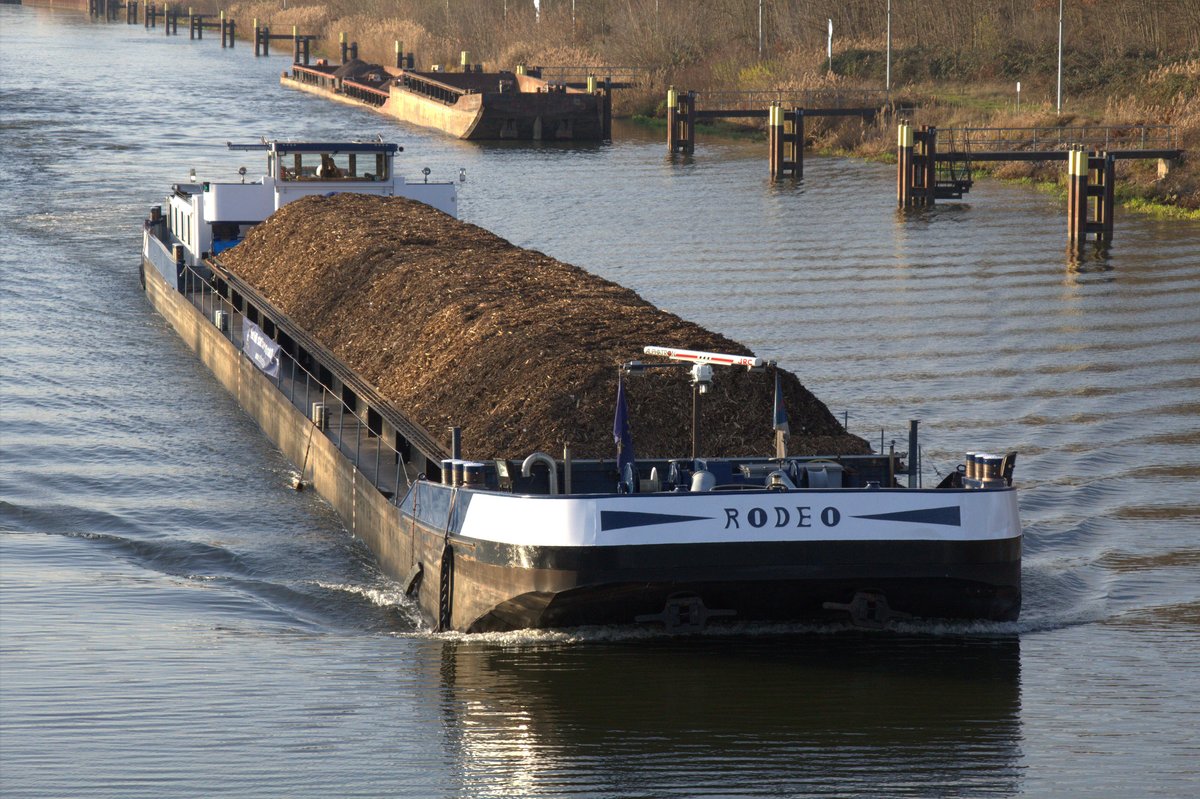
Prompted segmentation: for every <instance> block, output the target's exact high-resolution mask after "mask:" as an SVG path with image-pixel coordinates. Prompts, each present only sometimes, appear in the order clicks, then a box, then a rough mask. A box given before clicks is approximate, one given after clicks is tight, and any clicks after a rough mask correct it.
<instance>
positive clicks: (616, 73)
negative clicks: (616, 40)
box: [531, 65, 651, 84]
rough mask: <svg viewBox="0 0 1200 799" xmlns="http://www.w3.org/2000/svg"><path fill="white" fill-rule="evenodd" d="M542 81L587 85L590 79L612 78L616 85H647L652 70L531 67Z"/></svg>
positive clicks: (579, 66)
mask: <svg viewBox="0 0 1200 799" xmlns="http://www.w3.org/2000/svg"><path fill="white" fill-rule="evenodd" d="M531 69H533V70H534V71H535V72H536V74H538V75H539V76H541V79H542V80H544V81H546V82H548V83H569V84H573V83H583V84H586V83H587V79H588V78H589V77H595V78H597V79H598V80H600V81H603V80H604V79H605V78H611V79H612V81H613V82H614V83H633V84H641V83H647V82H649V80H650V74H651V73H650V70H649V69H646V68H645V67H614V66H600V65H597V66H588V65H555V66H548V67H547V66H540V67H531Z"/></svg>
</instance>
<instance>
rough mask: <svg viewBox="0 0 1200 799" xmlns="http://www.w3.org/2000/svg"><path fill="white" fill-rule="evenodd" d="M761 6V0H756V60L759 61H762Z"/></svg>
mask: <svg viewBox="0 0 1200 799" xmlns="http://www.w3.org/2000/svg"><path fill="white" fill-rule="evenodd" d="M762 7H763V0H758V60H759V61H762V51H763V37H762Z"/></svg>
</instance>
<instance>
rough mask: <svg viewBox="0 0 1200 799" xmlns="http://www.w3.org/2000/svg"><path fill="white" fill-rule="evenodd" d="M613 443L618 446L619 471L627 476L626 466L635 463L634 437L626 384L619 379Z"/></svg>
mask: <svg viewBox="0 0 1200 799" xmlns="http://www.w3.org/2000/svg"><path fill="white" fill-rule="evenodd" d="M613 443H614V444H616V445H617V471H618V472H619V473H620V474H625V464H627V463H628V464H632V463H633V435H632V434H631V433H630V432H629V405H628V404H627V403H626V402H625V382H624V381H623V380H621V378H620V377H619V376H618V377H617V413H616V415H615V416H613Z"/></svg>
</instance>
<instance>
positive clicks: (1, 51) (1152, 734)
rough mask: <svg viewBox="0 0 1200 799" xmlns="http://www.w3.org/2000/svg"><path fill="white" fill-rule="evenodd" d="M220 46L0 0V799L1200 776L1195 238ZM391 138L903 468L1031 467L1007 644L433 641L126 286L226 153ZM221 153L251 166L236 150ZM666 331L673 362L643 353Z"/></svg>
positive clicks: (749, 638)
mask: <svg viewBox="0 0 1200 799" xmlns="http://www.w3.org/2000/svg"><path fill="white" fill-rule="evenodd" d="M284 66H285V62H284V60H283V59H280V58H272V59H257V60H256V59H254V58H253V57H252V55H251V49H250V48H249V47H247V46H245V43H244V42H239V43H238V46H237V47H236V48H235V49H234V50H232V51H222V50H221V49H220V48H219V46H218V43H217V42H214V41H211V40H205V41H203V42H190V41H188V40H187V38H186V37H182V38H171V39H168V38H167V37H164V36H163V35H162V32H161V29H159V30H158V31H156V32H152V33H147V32H146V31H145V30H144V29H143V28H142V27H140V26H132V27H127V26H125V25H124V24H108V25H105V24H96V23H91V22H89V21H88V20H87V18H86V17H84V16H81V15H77V14H69V13H51V12H47V11H44V10H35V9H29V8H20V7H11V6H4V7H0V230H2V231H3V233H2V236H3V238H2V239H0V242H2V243H0V325H2V331H0V334H2V339H0V340H2V341H3V346H2V347H0V379H2V381H3V383H2V390H3V396H2V397H0V788H2V790H3V793H4V795H5V796H13V797H50V796H116V797H136V796H146V797H171V796H180V797H184V796H203V795H231V796H264V797H266V796H293V797H304V796H312V797H318V796H322V797H323V796H364V797H365V796H410V797H429V796H445V797H466V796H471V797H475V796H491V795H495V796H545V797H552V796H553V797H557V796H567V795H572V796H583V797H650V796H654V797H659V796H679V797H690V796H722V797H752V796H992V795H999V796H1008V795H1014V794H1020V795H1029V796H1038V797H1042V796H1082V795H1087V796H1100V797H1129V796H1161V797H1185V796H1193V795H1195V794H1196V793H1197V790H1198V788H1200V768H1198V767H1197V765H1196V764H1197V763H1198V762H1200V733H1197V730H1200V712H1198V705H1197V701H1196V698H1195V697H1196V696H1197V695H1200V546H1198V544H1197V540H1198V538H1200V501H1197V499H1196V488H1195V486H1196V478H1197V476H1198V472H1200V465H1198V461H1200V458H1198V457H1197V454H1196V453H1197V452H1198V451H1200V449H1198V446H1197V445H1198V444H1200V413H1198V411H1200V344H1198V343H1197V342H1200V313H1197V311H1196V309H1197V307H1200V274H1198V269H1197V267H1198V264H1200V225H1198V224H1196V223H1183V222H1164V221H1157V220H1152V219H1146V218H1142V217H1137V216H1133V215H1130V214H1126V213H1123V212H1119V213H1118V218H1117V229H1116V237H1115V242H1114V244H1113V246H1112V247H1111V249H1110V250H1109V251H1108V252H1107V254H1105V255H1101V256H1097V255H1094V254H1089V255H1088V256H1086V257H1085V258H1083V259H1072V258H1069V257H1068V256H1067V254H1066V251H1065V230H1066V222H1065V209H1064V207H1063V204H1062V202H1061V201H1060V200H1058V199H1056V198H1055V197H1053V196H1050V195H1043V194H1037V193H1032V192H1030V191H1028V190H1027V189H1024V188H1020V187H1014V186H1008V185H1002V184H997V183H993V182H983V183H979V184H977V185H976V187H975V188H974V190H973V191H972V193H971V195H970V197H969V202H968V203H966V204H963V205H953V204H945V205H943V206H939V207H938V208H937V209H935V210H933V211H930V212H923V213H916V214H907V215H906V214H901V213H898V212H897V211H896V210H895V208H894V173H893V171H892V168H891V167H888V166H886V165H877V164H867V163H860V162H853V161H845V160H836V159H825V158H814V159H811V160H810V161H809V163H808V164H806V169H805V174H806V179H805V181H804V183H803V184H802V185H801V186H799V187H793V186H790V185H782V186H771V185H770V184H768V183H767V182H766V180H765V172H766V159H765V154H764V152H763V145H762V144H760V143H753V142H736V143H727V142H716V141H705V140H702V141H701V142H700V145H699V147H698V148H697V153H696V157H695V158H694V159H682V160H681V159H677V160H674V161H673V160H672V159H670V158H669V157H668V156H667V155H666V153H665V147H664V146H663V145H662V143H661V142H660V141H658V136H657V135H651V134H646V133H643V132H640V131H638V130H637V129H636V128H631V127H628V126H618V129H617V141H616V142H615V143H614V144H613V145H611V146H608V145H605V146H598V145H587V146H573V147H572V146H499V145H491V146H487V145H485V146H478V145H469V144H465V143H460V142H455V141H450V140H447V139H445V138H443V137H441V136H440V135H437V134H433V133H430V132H426V131H423V130H421V129H417V128H411V127H406V126H404V125H400V124H398V123H393V122H389V121H387V120H385V119H384V118H382V117H379V116H377V115H374V114H372V113H369V112H366V111H360V110H355V109H347V108H344V107H341V106H337V105H334V104H330V103H327V102H324V101H322V100H319V99H317V98H313V97H310V96H308V95H305V94H301V93H298V92H291V91H286V90H284V89H282V88H280V87H279V86H278V85H277V75H278V71H279V70H280V69H282V68H283V67H284ZM377 132H381V133H384V134H385V136H387V137H388V138H390V139H395V140H399V141H400V142H401V143H402V144H403V145H404V146H405V148H406V152H405V154H404V156H403V158H404V163H405V165H406V167H405V169H406V170H407V172H408V174H411V175H417V174H419V171H420V168H421V167H423V166H429V167H430V168H431V169H432V171H433V177H434V178H443V179H446V178H452V177H455V176H456V175H457V173H458V170H459V169H460V168H463V169H465V170H466V172H467V176H468V180H467V183H466V184H464V186H463V191H462V210H463V216H464V218H466V219H467V220H469V221H471V222H475V223H477V224H480V225H483V226H484V227H487V228H489V229H492V230H494V231H496V232H497V233H499V234H500V235H503V236H505V237H507V238H510V239H511V240H513V241H514V242H516V243H517V244H520V245H522V246H527V247H532V248H535V249H539V250H542V251H545V252H547V253H549V254H551V255H553V256H555V257H558V258H561V259H564V260H567V261H570V262H573V263H576V264H579V265H581V266H583V267H585V268H587V269H589V270H591V271H593V272H595V273H597V274H600V275H603V276H605V277H608V278H611V279H613V280H616V281H618V282H620V283H622V284H624V285H627V286H630V287H632V288H634V289H636V290H637V291H639V292H640V293H642V294H643V296H645V297H646V298H647V299H649V300H650V301H652V302H654V303H656V304H657V305H659V306H661V307H663V308H666V309H667V310H670V311H672V312H675V313H678V314H680V315H681V316H684V317H686V318H689V319H692V320H694V321H697V322H699V323H701V324H703V325H705V326H707V327H710V328H713V329H715V330H719V331H720V332H722V333H725V334H727V335H730V336H732V337H734V338H736V339H739V340H741V341H743V342H745V343H746V344H748V345H749V346H751V347H753V348H754V350H755V351H756V352H757V354H759V355H761V356H763V357H769V358H777V359H779V360H780V361H781V362H782V363H783V364H784V365H785V366H786V367H788V368H790V369H792V370H793V371H795V372H797V373H798V374H799V375H800V377H801V379H802V380H803V381H804V382H805V383H806V384H807V385H808V386H809V387H810V388H811V389H812V390H814V391H815V392H816V393H817V395H818V396H820V397H821V398H822V399H823V400H825V401H826V402H827V404H828V405H829V406H830V408H831V410H833V411H834V412H835V413H836V414H838V415H839V416H843V415H844V417H845V418H847V419H848V421H849V425H850V429H851V430H852V431H853V432H856V433H858V434H859V435H863V436H864V437H866V438H868V439H869V440H871V441H873V442H878V441H879V440H880V437H881V435H882V438H883V440H884V442H885V443H887V442H890V441H891V440H892V439H897V441H898V443H900V444H901V447H902V448H903V446H904V444H903V440H904V430H905V426H906V424H907V420H908V419H910V418H919V419H921V420H922V430H923V433H924V435H923V442H924V443H923V449H924V456H925V465H926V468H925V474H924V477H925V479H926V480H936V479H937V478H938V474H939V472H941V473H944V472H945V470H946V469H948V468H951V467H952V466H953V464H954V463H956V462H957V461H958V459H959V458H960V457H961V453H962V452H963V451H964V450H966V449H990V450H1000V451H1005V450H1009V449H1015V450H1019V451H1020V453H1021V454H1020V458H1019V460H1018V466H1017V478H1018V482H1019V485H1020V486H1021V488H1022V494H1021V511H1022V516H1023V519H1024V521H1025V524H1026V539H1025V543H1026V560H1025V573H1024V581H1025V609H1024V612H1023V614H1022V619H1021V621H1020V622H1017V623H1015V624H1008V625H967V626H961V627H943V626H930V625H920V626H913V627H910V628H905V629H901V630H898V631H893V632H888V633H864V632H860V631H853V630H846V629H840V628H820V629H811V628H808V629H804V628H790V627H757V628H751V629H740V630H735V631H733V632H732V633H723V634H717V635H705V636H698V637H692V638H669V637H660V636H653V635H646V634H639V635H633V636H630V635H628V634H625V633H621V632H619V631H616V630H587V631H582V632H577V633H570V634H563V633H518V634H511V635H497V636H462V635H445V636H439V635H433V634H431V633H429V632H427V631H426V630H425V629H424V628H423V627H422V626H421V624H420V622H419V620H418V618H417V615H416V614H415V612H414V610H413V608H412V607H411V606H410V605H409V604H408V603H407V602H406V600H405V599H404V598H403V597H402V592H401V591H400V590H399V587H398V586H397V585H396V584H395V583H393V582H392V581H390V580H388V579H387V578H386V577H384V576H383V575H381V574H380V573H379V571H378V569H377V568H376V566H375V564H374V561H373V560H372V558H371V556H370V553H369V552H368V551H367V550H366V549H365V547H364V546H363V545H362V544H361V543H360V542H357V541H355V540H353V539H352V538H351V537H350V536H348V535H347V534H346V532H345V530H344V529H343V528H342V526H341V525H340V523H339V521H338V519H337V518H336V516H335V515H334V514H333V513H332V511H331V510H330V509H329V508H328V507H327V506H326V505H325V504H324V503H323V502H322V501H321V500H320V499H319V498H318V497H316V496H314V495H313V494H312V493H300V494H297V493H295V492H293V491H291V490H289V489H288V487H287V485H288V476H289V474H290V466H289V464H288V463H287V462H286V461H285V460H284V459H283V458H282V457H281V456H280V455H279V453H278V452H277V451H276V450H275V449H274V448H273V447H272V446H271V445H270V444H269V442H268V441H267V440H266V439H265V438H264V437H263V436H262V434H261V433H260V432H259V431H258V429H257V427H256V426H255V425H254V424H253V422H251V421H250V420H249V418H248V417H247V416H246V415H245V414H244V413H243V412H242V411H241V410H240V409H239V408H238V407H237V405H236V403H234V402H233V400H232V399H231V398H230V397H229V396H228V395H227V394H226V393H225V392H224V391H223V390H222V389H221V388H220V387H219V386H218V384H217V383H216V382H215V380H213V379H212V378H211V376H210V375H209V374H208V373H207V372H206V371H205V369H204V368H203V367H202V366H201V365H200V364H199V363H198V362H197V361H196V360H195V359H194V358H193V357H192V356H191V355H190V354H189V353H188V352H187V350H186V349H185V348H184V346H183V345H182V344H181V343H180V342H179V341H178V340H177V338H176V337H175V335H174V333H173V332H172V331H171V330H170V329H169V328H168V327H167V325H166V324H165V323H164V322H163V321H162V320H161V319H160V318H159V317H158V316H157V315H155V314H154V312H153V311H152V310H151V309H150V307H149V305H148V304H147V303H146V302H145V300H144V298H143V296H142V294H141V292H140V290H139V288H138V281H137V263H138V256H137V252H138V247H139V240H140V225H141V219H142V217H143V216H144V215H145V213H146V211H147V209H148V208H149V207H150V206H151V205H153V204H157V203H159V202H161V199H162V196H163V194H164V193H165V191H166V189H167V187H168V186H169V184H170V183H171V182H173V181H181V180H183V179H184V178H185V177H186V175H187V173H188V171H189V169H192V168H195V169H196V170H197V172H198V173H199V175H200V176H201V179H205V178H210V179H233V177H234V175H235V174H236V168H237V167H238V166H239V165H243V164H244V165H246V166H247V167H248V168H251V170H252V172H253V171H254V169H255V168H256V167H257V166H258V164H257V162H256V161H255V160H254V159H256V158H257V156H255V155H254V154H231V153H228V152H227V151H226V150H225V147H224V143H225V142H226V141H227V140H241V141H247V140H252V139H254V138H257V137H258V136H260V135H276V136H295V137H304V138H330V139H336V138H342V137H347V136H360V135H364V134H374V133H377ZM239 159H240V160H239ZM647 343H652V342H647Z"/></svg>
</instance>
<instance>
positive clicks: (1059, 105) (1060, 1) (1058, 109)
mask: <svg viewBox="0 0 1200 799" xmlns="http://www.w3.org/2000/svg"><path fill="white" fill-rule="evenodd" d="M1062 18H1063V0H1058V103H1057V105H1056V106H1055V110H1054V113H1056V114H1061V113H1062V33H1063V26H1062V22H1063V20H1062Z"/></svg>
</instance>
